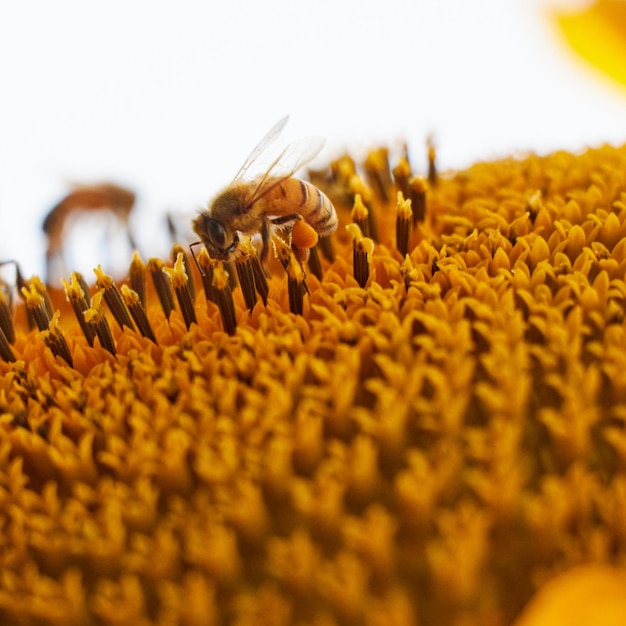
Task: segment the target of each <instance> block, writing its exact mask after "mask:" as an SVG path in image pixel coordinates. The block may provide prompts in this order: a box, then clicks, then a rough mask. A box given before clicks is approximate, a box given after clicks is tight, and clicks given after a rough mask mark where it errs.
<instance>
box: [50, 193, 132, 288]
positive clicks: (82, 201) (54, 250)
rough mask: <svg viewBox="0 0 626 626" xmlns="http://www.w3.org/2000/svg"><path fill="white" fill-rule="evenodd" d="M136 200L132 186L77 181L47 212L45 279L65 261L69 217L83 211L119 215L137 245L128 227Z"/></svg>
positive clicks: (130, 240)
mask: <svg viewBox="0 0 626 626" xmlns="http://www.w3.org/2000/svg"><path fill="white" fill-rule="evenodd" d="M134 204H135V194H134V193H133V192H132V191H130V190H129V189H125V188H124V187H119V186H117V185H114V184H111V183H101V184H96V185H77V186H75V187H74V190H73V191H72V192H71V193H69V194H68V195H67V196H65V198H63V200H61V202H59V203H58V204H57V205H56V206H54V207H53V208H52V209H51V210H50V211H49V212H48V214H47V215H46V217H45V219H44V221H43V224H42V228H43V231H44V233H45V235H46V237H47V239H48V243H47V248H46V280H47V282H50V279H51V276H52V271H53V270H52V268H53V265H54V264H55V263H56V262H61V264H63V242H64V239H65V237H66V235H67V233H66V230H67V226H68V222H69V221H70V218H73V217H76V216H78V215H80V214H81V213H92V212H95V211H105V212H109V213H110V214H112V215H114V216H115V217H117V218H118V219H119V220H120V222H121V223H122V224H123V225H124V227H125V229H126V232H127V234H128V239H129V242H130V245H131V247H132V248H133V249H135V248H136V245H135V240H134V238H133V236H132V233H131V231H130V228H129V223H128V221H129V217H130V214H131V211H132V209H133V206H134Z"/></svg>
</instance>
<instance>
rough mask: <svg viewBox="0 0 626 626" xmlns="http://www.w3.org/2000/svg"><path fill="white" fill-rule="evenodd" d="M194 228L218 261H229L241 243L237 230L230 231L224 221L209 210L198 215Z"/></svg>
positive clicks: (208, 250) (210, 253)
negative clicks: (210, 213)
mask: <svg viewBox="0 0 626 626" xmlns="http://www.w3.org/2000/svg"><path fill="white" fill-rule="evenodd" d="M193 230H194V232H195V233H196V234H197V235H198V237H200V239H201V240H202V243H203V244H204V245H205V246H206V249H207V252H208V253H209V255H210V256H211V257H212V258H214V259H216V260H218V261H228V260H229V259H230V258H231V257H232V255H233V254H234V252H235V250H236V249H237V245H238V244H239V237H238V235H237V232H236V231H229V230H228V229H227V228H225V226H224V224H223V223H222V222H220V221H219V220H216V219H215V218H214V217H211V216H210V215H209V213H207V212H203V213H200V215H198V217H196V219H195V220H194V221H193Z"/></svg>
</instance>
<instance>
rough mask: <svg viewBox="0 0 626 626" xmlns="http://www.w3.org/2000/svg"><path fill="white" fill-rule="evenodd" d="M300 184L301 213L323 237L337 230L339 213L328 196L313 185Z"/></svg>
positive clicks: (302, 182)
mask: <svg viewBox="0 0 626 626" xmlns="http://www.w3.org/2000/svg"><path fill="white" fill-rule="evenodd" d="M298 183H300V190H301V191H300V193H301V203H300V209H299V211H298V212H299V213H300V215H302V217H303V218H304V220H305V221H306V222H307V223H308V224H309V225H310V226H312V227H313V228H314V229H315V230H316V231H317V233H318V234H319V235H321V236H322V237H323V236H325V235H330V234H331V233H333V232H335V231H336V230H337V213H336V211H335V207H334V206H333V203H332V202H331V201H330V200H329V199H328V196H326V194H324V193H323V192H322V191H320V190H319V189H318V188H317V187H315V186H314V185H312V184H311V183H307V182H305V181H303V180H298Z"/></svg>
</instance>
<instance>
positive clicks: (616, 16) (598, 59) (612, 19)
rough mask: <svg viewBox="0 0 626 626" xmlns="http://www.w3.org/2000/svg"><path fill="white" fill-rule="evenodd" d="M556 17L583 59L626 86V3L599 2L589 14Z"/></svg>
mask: <svg viewBox="0 0 626 626" xmlns="http://www.w3.org/2000/svg"><path fill="white" fill-rule="evenodd" d="M552 15H553V17H554V19H555V20H556V22H557V24H558V27H559V29H560V30H561V32H562V33H563V35H564V36H565V39H566V40H567V42H568V43H569V45H570V46H571V47H572V48H573V49H574V50H575V51H576V52H577V53H578V54H579V55H580V56H581V57H582V58H584V59H585V60H586V61H587V62H589V63H590V64H591V65H592V66H594V67H595V68H596V69H598V70H600V71H601V72H602V73H604V74H605V75H607V76H610V77H611V78H612V79H614V80H617V81H618V82H619V83H620V84H621V85H623V86H626V2H624V1H623V0H599V1H598V2H596V3H594V4H593V5H592V6H591V7H590V8H588V9H587V10H585V11H581V12H577V13H565V14H564V13H557V12H553V13H552Z"/></svg>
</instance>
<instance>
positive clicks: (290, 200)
mask: <svg viewBox="0 0 626 626" xmlns="http://www.w3.org/2000/svg"><path fill="white" fill-rule="evenodd" d="M288 120H289V117H284V118H283V119H281V120H280V121H279V122H278V123H277V124H276V125H274V126H273V127H272V128H271V129H270V131H269V132H268V133H267V134H266V135H265V137H263V139H261V141H260V142H259V143H258V145H257V146H256V148H254V150H253V151H252V152H251V154H250V156H249V157H248V158H247V159H246V161H245V163H244V164H243V165H242V167H241V169H240V170H239V172H238V173H237V175H236V176H235V178H234V180H233V181H232V182H231V183H230V185H228V186H227V187H226V188H224V189H223V190H222V191H220V192H219V193H218V194H217V195H216V196H215V197H214V198H213V199H212V200H211V201H210V202H209V205H208V208H207V209H206V210H204V211H202V212H200V214H199V215H198V216H197V217H196V218H195V219H194V220H193V222H192V227H193V230H194V232H195V233H196V234H197V235H198V237H200V240H201V243H203V244H204V245H205V247H206V249H207V252H208V253H209V255H210V256H211V257H213V258H214V259H217V260H221V261H230V260H232V259H233V258H234V257H235V254H236V250H237V246H238V244H239V234H244V235H254V234H256V233H260V235H261V239H262V250H261V259H262V261H263V262H264V263H265V261H266V260H267V255H268V243H269V241H270V239H271V237H272V235H273V234H276V232H275V231H276V230H277V229H278V230H280V231H285V232H286V233H287V239H288V241H287V243H288V244H289V245H290V246H291V248H292V250H293V251H294V254H295V255H296V257H297V258H298V260H299V261H301V262H304V261H306V259H307V258H308V252H309V249H310V248H312V247H313V246H314V245H315V244H316V243H317V241H318V237H320V236H321V237H325V236H328V235H330V234H331V233H333V232H334V231H335V230H336V229H337V214H336V212H335V207H334V206H333V204H332V202H331V201H330V200H329V199H328V197H327V196H326V195H324V193H322V192H321V191H320V190H319V189H318V188H317V187H315V186H314V185H312V184H311V183H309V182H306V181H304V180H300V179H299V178H294V177H293V174H294V173H295V172H296V171H298V170H299V169H301V168H302V167H304V166H305V165H306V164H308V163H310V162H311V161H312V160H313V159H314V158H315V157H316V156H317V155H318V154H319V152H320V150H321V149H322V148H323V146H324V143H325V141H324V139H322V138H321V137H307V138H304V139H300V140H298V141H295V142H293V143H291V144H289V145H288V146H287V147H286V148H284V149H283V150H282V152H280V154H279V155H278V156H277V157H275V158H274V159H273V160H270V162H269V163H268V164H267V163H266V162H267V152H266V151H267V148H268V146H270V144H272V143H273V142H274V140H275V139H276V138H277V137H278V136H279V134H280V133H281V131H282V130H283V128H284V127H285V125H286V124H287V121H288ZM263 164H265V165H263ZM261 166H262V167H261ZM252 170H256V171H261V172H262V173H260V174H254V173H252ZM198 243H200V242H198ZM192 245H194V244H192Z"/></svg>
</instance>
